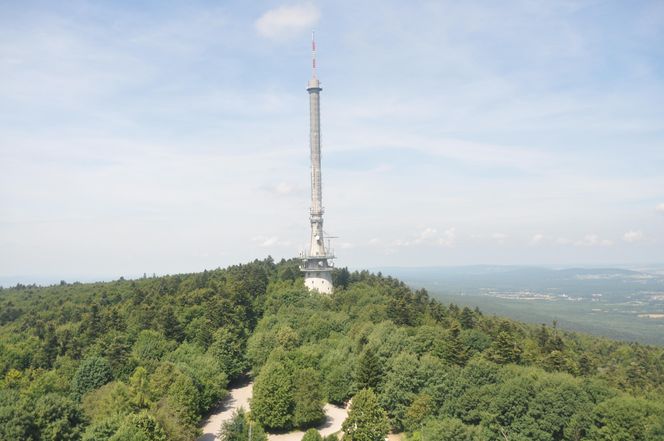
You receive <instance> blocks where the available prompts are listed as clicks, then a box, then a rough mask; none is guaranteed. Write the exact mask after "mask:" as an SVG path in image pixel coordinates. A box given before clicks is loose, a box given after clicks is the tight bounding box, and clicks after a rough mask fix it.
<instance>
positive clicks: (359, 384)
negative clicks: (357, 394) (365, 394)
mask: <svg viewBox="0 0 664 441" xmlns="http://www.w3.org/2000/svg"><path fill="white" fill-rule="evenodd" d="M382 375H383V368H382V366H381V362H380V360H379V359H378V356H377V355H376V353H375V352H374V351H373V350H371V349H367V350H366V351H364V353H363V354H362V355H361V356H360V358H359V360H358V364H357V371H356V373H355V386H356V388H357V389H358V390H359V389H369V388H372V389H376V388H377V387H378V385H379V384H380V380H381V377H382Z"/></svg>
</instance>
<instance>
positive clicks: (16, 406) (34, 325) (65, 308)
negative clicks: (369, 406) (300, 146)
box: [0, 259, 664, 441]
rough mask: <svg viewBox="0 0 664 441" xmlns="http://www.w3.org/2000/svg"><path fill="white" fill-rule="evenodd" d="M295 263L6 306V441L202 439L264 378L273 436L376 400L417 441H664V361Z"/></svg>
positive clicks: (2, 422)
mask: <svg viewBox="0 0 664 441" xmlns="http://www.w3.org/2000/svg"><path fill="white" fill-rule="evenodd" d="M297 265H298V262H297V261H296V260H291V261H282V262H279V263H278V264H275V263H274V262H273V261H272V259H266V260H263V261H255V262H252V263H249V264H247V265H236V266H233V267H230V268H227V269H219V270H214V271H205V272H203V273H198V274H182V275H174V276H166V277H158V278H157V277H152V278H147V277H146V278H143V279H140V280H135V281H126V280H119V281H116V282H111V283H95V284H71V283H70V284H62V285H56V286H51V287H46V288H38V287H34V286H31V287H30V286H29V287H26V286H22V287H17V288H14V289H5V290H2V291H1V292H0V317H1V320H2V321H1V323H0V439H8V440H19V439H20V440H28V441H37V440H41V439H80V437H81V436H82V437H83V439H86V440H92V439H94V440H101V441H106V440H110V439H112V438H113V439H115V440H120V439H128V440H129V439H130V440H132V441H139V440H149V439H163V438H164V437H165V439H168V440H169V441H191V440H192V439H195V437H196V435H197V424H198V422H199V421H200V418H201V416H202V415H203V414H204V413H206V412H207V411H208V410H209V409H210V408H211V407H213V406H214V405H216V404H217V403H218V402H219V400H221V399H222V398H223V397H224V396H225V393H226V392H225V388H226V385H227V383H228V380H229V379H237V378H240V377H242V376H244V375H247V373H248V372H249V371H251V372H253V374H254V375H255V376H256V378H255V396H254V400H253V402H252V405H253V408H252V410H253V411H254V412H253V417H254V418H256V420H258V421H261V422H263V423H264V424H268V425H269V427H270V428H271V429H286V428H289V427H293V426H295V425H302V426H305V427H306V426H308V425H310V424H315V421H318V418H319V417H320V415H321V414H320V409H321V406H322V404H323V402H324V401H325V400H327V401H329V402H333V403H335V404H343V403H345V402H347V401H348V400H349V398H350V397H351V396H353V394H355V393H356V391H357V390H361V389H362V388H367V387H370V388H372V389H373V390H372V393H373V395H374V398H373V401H375V402H376V403H377V404H376V406H375V407H374V411H375V412H374V415H378V416H380V415H382V416H383V417H385V416H386V415H387V416H388V417H389V420H388V422H389V424H391V426H392V427H393V428H394V429H397V430H400V429H402V428H403V429H405V430H406V431H407V432H408V439H410V440H416V439H417V440H427V441H430V440H432V439H473V440H505V439H506V438H507V439H510V440H513V441H514V440H534V441H559V440H560V441H562V440H565V441H567V440H582V439H592V440H600V439H608V440H612V439H628V440H631V439H648V440H658V439H662V432H663V431H664V428H662V423H661V421H664V418H662V417H661V416H662V414H663V411H662V408H661V404H660V402H661V396H662V393H664V349H662V348H657V347H647V346H642V345H638V344H633V343H620V342H615V341H610V340H606V339H600V338H595V337H590V336H587V335H581V334H574V333H568V332H564V331H561V330H560V329H558V328H557V326H556V325H555V323H554V325H553V326H548V327H547V326H538V327H534V326H529V325H525V324H522V323H518V322H514V321H510V320H504V319H501V318H498V317H493V316H485V315H483V314H482V313H481V312H479V310H477V309H475V310H472V309H470V308H463V309H462V308H459V307H457V306H456V305H449V306H445V305H442V304H440V303H438V302H436V301H434V300H432V299H430V298H429V296H428V294H427V292H426V291H424V290H418V291H413V290H411V289H409V288H408V287H407V286H406V285H404V284H403V283H402V282H400V281H398V280H395V279H392V278H389V277H383V276H380V275H372V274H370V273H368V272H366V271H363V272H354V273H350V272H347V271H342V270H339V271H336V272H335V278H336V280H337V281H338V282H339V284H340V285H338V287H339V289H338V290H337V291H336V292H335V293H334V294H333V295H332V296H324V295H319V294H316V293H309V292H308V291H307V290H306V289H305V288H304V287H303V286H302V279H301V277H300V273H299V272H298V270H297ZM5 311H9V312H5ZM113 380H114V381H113ZM368 393H369V392H359V393H357V394H356V395H357V396H358V397H362V396H363V395H366V394H368ZM70 397H74V398H75V400H74V401H72V399H71V398H70ZM79 398H80V404H78V400H79ZM365 401H366V400H365ZM361 403H362V399H359V400H358V399H357V398H356V400H355V401H353V406H354V407H355V408H356V411H355V412H354V418H355V420H358V419H360V420H362V418H365V417H367V416H368V415H370V414H371V412H370V413H369V414H365V413H361V412H360V413H359V414H358V411H357V407H356V405H358V404H361ZM79 406H80V407H79ZM360 407H362V406H360ZM243 418H244V420H246V417H243ZM244 420H243V421H244ZM378 420H380V421H383V422H385V420H383V419H381V418H378ZM246 421H248V420H246ZM242 424H243V426H242V428H243V429H242V431H240V432H238V433H245V432H244V431H245V429H246V428H247V427H248V425H247V424H245V423H244V422H242ZM252 427H253V428H254V429H252V430H253V431H254V432H253V433H254V434H258V433H263V432H261V430H262V429H259V427H260V425H259V424H258V422H257V421H256V422H254V425H253V426H252ZM358 427H359V426H358ZM381 427H382V426H381ZM383 428H384V427H383ZM353 430H354V428H353V429H351V432H353ZM381 430H382V429H381ZM385 430H387V429H385ZM254 434H252V438H255V437H256V435H254ZM364 435H367V434H366V432H362V431H359V432H355V433H353V435H348V436H351V437H355V438H356V439H359V437H361V436H364ZM242 436H244V435H242ZM367 436H369V435H367ZM369 437H370V436H369ZM326 439H327V437H326ZM331 439H332V438H331V437H330V439H327V441H330V440H331ZM363 439H367V438H366V437H365V438H363ZM376 439H378V436H377V435H376Z"/></svg>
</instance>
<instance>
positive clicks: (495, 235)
mask: <svg viewBox="0 0 664 441" xmlns="http://www.w3.org/2000/svg"><path fill="white" fill-rule="evenodd" d="M491 238H492V239H493V240H495V241H496V242H498V243H499V244H501V245H502V244H504V243H505V239H507V234H504V233H493V234H492V235H491Z"/></svg>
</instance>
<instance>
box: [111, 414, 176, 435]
mask: <svg viewBox="0 0 664 441" xmlns="http://www.w3.org/2000/svg"><path fill="white" fill-rule="evenodd" d="M109 441H168V437H167V435H166V433H165V432H164V429H163V428H162V427H161V425H160V424H159V423H158V422H157V420H156V419H155V418H154V417H153V416H152V415H150V414H148V413H147V412H145V411H143V412H141V413H139V414H133V415H129V416H128V417H126V418H125V419H124V421H123V422H122V424H121V425H120V427H119V428H118V430H117V432H116V433H115V434H114V435H113V436H112V437H111V438H109Z"/></svg>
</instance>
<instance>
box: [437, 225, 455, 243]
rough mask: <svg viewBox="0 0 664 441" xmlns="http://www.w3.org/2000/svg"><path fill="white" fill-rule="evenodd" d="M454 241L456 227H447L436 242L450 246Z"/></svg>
mask: <svg viewBox="0 0 664 441" xmlns="http://www.w3.org/2000/svg"><path fill="white" fill-rule="evenodd" d="M455 241H456V229H454V228H448V229H447V230H445V231H444V232H443V235H442V237H439V238H438V240H437V241H436V243H438V245H441V246H444V247H451V246H453V245H454V242H455Z"/></svg>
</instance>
